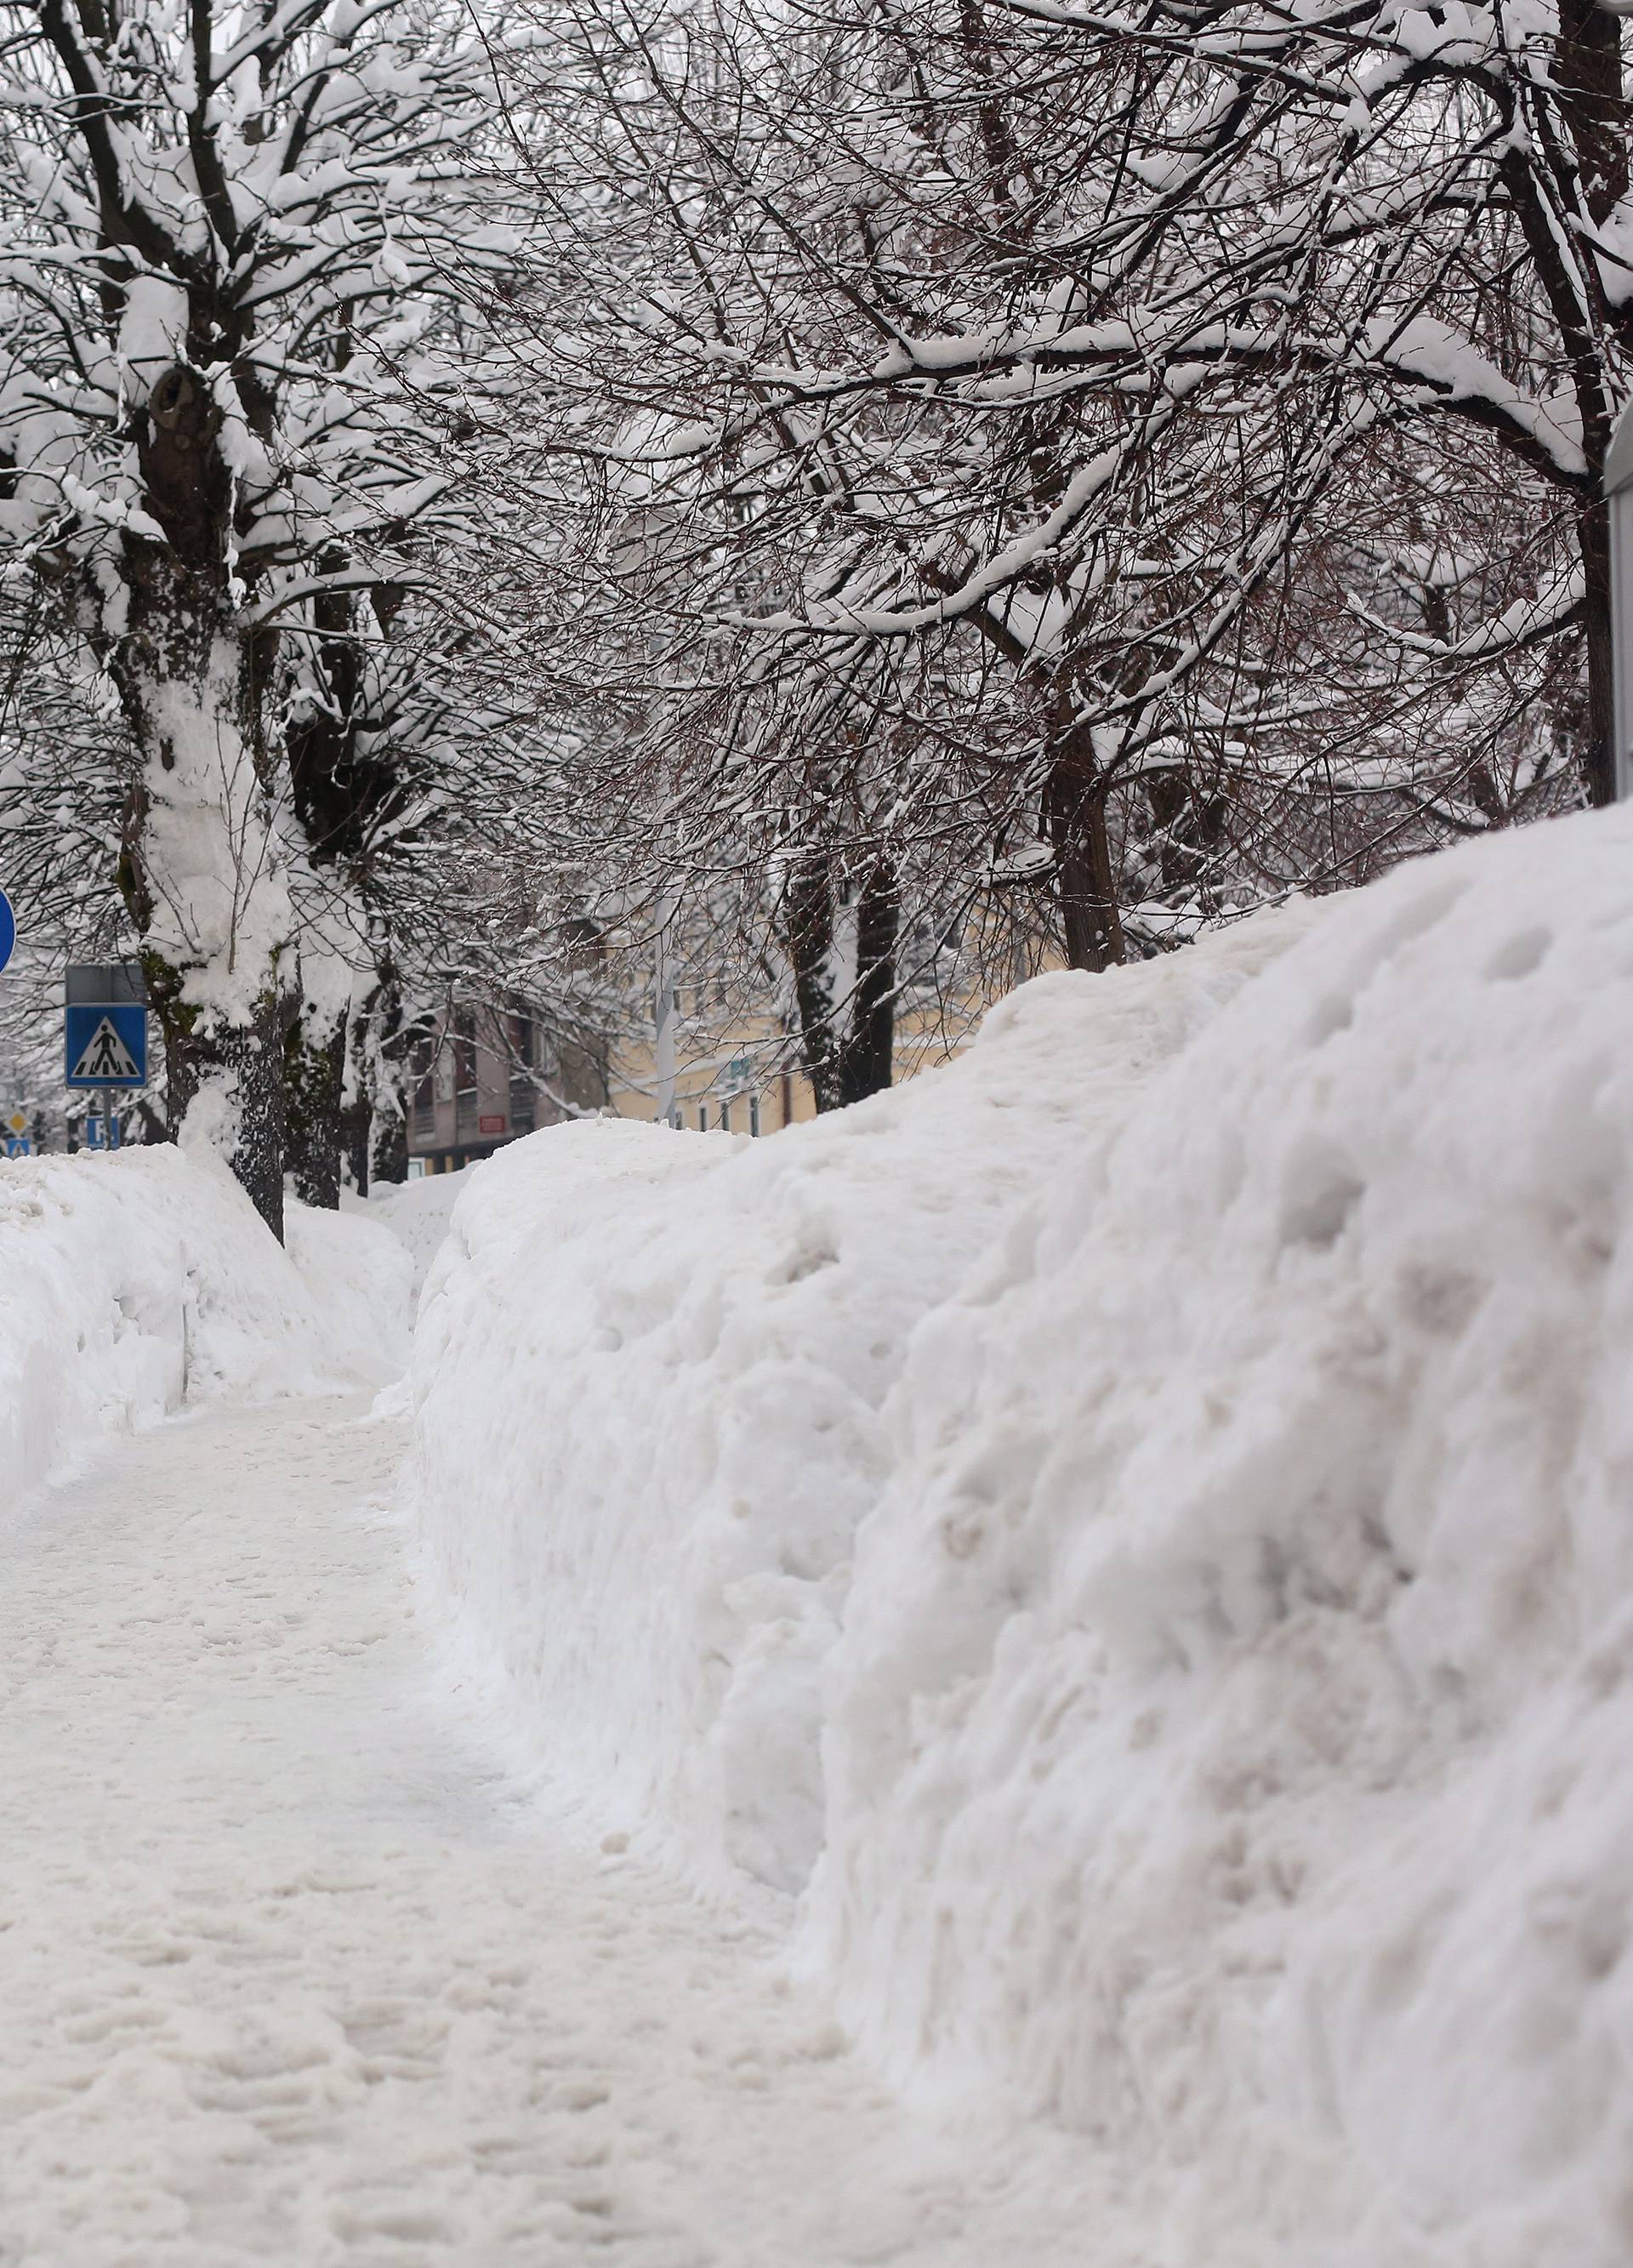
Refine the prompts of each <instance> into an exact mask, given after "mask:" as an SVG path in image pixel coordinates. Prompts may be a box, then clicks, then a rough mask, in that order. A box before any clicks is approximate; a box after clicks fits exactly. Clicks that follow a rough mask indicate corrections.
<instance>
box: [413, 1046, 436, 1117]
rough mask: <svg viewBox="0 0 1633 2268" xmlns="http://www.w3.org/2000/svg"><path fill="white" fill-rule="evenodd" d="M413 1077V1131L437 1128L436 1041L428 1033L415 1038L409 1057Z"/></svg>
mask: <svg viewBox="0 0 1633 2268" xmlns="http://www.w3.org/2000/svg"><path fill="white" fill-rule="evenodd" d="M410 1062H411V1064H412V1067H413V1077H414V1131H415V1133H416V1135H431V1134H435V1132H436V1130H437V1042H436V1041H435V1040H433V1039H432V1038H431V1037H430V1035H429V1034H428V1035H426V1036H425V1037H424V1038H423V1039H418V1040H416V1042H414V1049H413V1053H412V1056H411V1057H410Z"/></svg>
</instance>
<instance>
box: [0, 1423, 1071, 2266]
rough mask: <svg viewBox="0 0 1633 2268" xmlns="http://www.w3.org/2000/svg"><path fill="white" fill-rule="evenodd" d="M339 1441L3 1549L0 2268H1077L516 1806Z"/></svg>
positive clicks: (710, 1959)
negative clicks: (564, 2266)
mask: <svg viewBox="0 0 1633 2268" xmlns="http://www.w3.org/2000/svg"><path fill="white" fill-rule="evenodd" d="M361 1406H362V1405H360V1404H357V1403H349V1404H341V1403H320V1404H307V1405H305V1406H304V1407H301V1406H298V1407H295V1408H291V1405H289V1404H287V1403H286V1404H284V1405H283V1406H282V1407H275V1408H272V1409H268V1410H229V1411H224V1412H219V1413H215V1414H211V1415H209V1416H206V1417H202V1418H191V1419H188V1420H185V1421H182V1422H180V1423H177V1424H174V1425H168V1426H166V1427H164V1428H162V1429H161V1430H159V1431H158V1432H153V1433H150V1434H148V1435H146V1436H145V1437H143V1439H142V1440H138V1441H136V1443H134V1444H126V1445H123V1446H122V1447H121V1450H120V1452H119V1454H118V1457H117V1459H116V1460H115V1461H114V1462H113V1463H111V1464H105V1465H104V1466H102V1467H101V1468H99V1469H98V1470H97V1471H95V1472H93V1473H92V1474H91V1475H90V1476H87V1477H86V1478H85V1479H84V1480H82V1481H80V1482H79V1483H77V1484H74V1485H72V1486H70V1487H67V1488H64V1489H62V1490H59V1491H55V1492H53V1493H52V1494H50V1495H48V1496H47V1497H46V1498H44V1499H41V1500H40V1502H38V1503H37V1504H36V1505H35V1506H34V1507H33V1510H32V1511H30V1512H29V1513H26V1515H24V1516H22V1517H21V1518H17V1519H14V1520H12V1521H11V1522H10V1524H9V1525H7V1526H6V1527H5V1528H4V1530H3V1531H0V2263H4V2268H41V2264H50V2268H105V2264H114V2263H119V2264H126V2268H137V2264H142V2268H146V2264H155V2268H158V2264H166V2268H167V2264H186V2268H203V2264H207V2263H208V2264H211V2268H215V2264H220V2268H229V2264H234V2263H239V2262H246V2261H253V2260H257V2259H261V2258H266V2259H271V2260H277V2261H279V2262H283V2263H287V2264H290V2268H317V2264H321V2263H327V2262H344V2263H347V2264H349V2268H352V2264H363V2263H380V2264H390V2268H409V2264H415V2263H431V2262H435V2263H438V2264H444V2263H455V2262H457V2263H460V2264H461V2268H504V2264H510V2263H524V2262H525V2263H526V2264H528V2268H548V2264H553V2263H557V2262H564V2261H572V2262H586V2263H588V2262H597V2263H605V2264H607V2268H750V2264H754V2268H758V2264H761V2263H764V2264H766V2268H771V2264H774V2263H775V2264H776V2268H838V2264H842V2263H849V2262H857V2263H861V2262H867V2263H872V2264H898V2263H899V2264H903V2268H925V2264H930V2263H938V2264H949V2268H951V2264H957V2268H975V2264H977V2263H980V2264H982V2268H991V2264H997V2263H998V2262H1002V2261H1006V2260H1011V2259H1012V2260H1017V2261H1022V2260H1024V2261H1026V2262H1027V2263H1028V2268H1037V2264H1040V2263H1042V2262H1055V2261H1059V2262H1061V2263H1064V2262H1066V2261H1068V2260H1070V2261H1072V2262H1073V2263H1074V2264H1081V2263H1085V2261H1086V2260H1088V2259H1089V2258H1091V2257H1092V2255H1093V2247H1092V2240H1091V2239H1090V2234H1089V2233H1090V2230H1091V2229H1092V2225H1093V2224H1092V2220H1089V2221H1088V2222H1086V2223H1085V2220H1084V2219H1083V2218H1081V2217H1080V2216H1081V2215H1082V2213H1083V2212H1084V2209H1085V2201H1084V2200H1083V2199H1082V2198H1078V2199H1076V2200H1073V2199H1070V2198H1068V2197H1065V2196H1063V2195H1062V2193H1061V2190H1060V2185H1059V2182H1058V2174H1059V2171H1060V2163H1061V2161H1060V2159H1059V2158H1058V2157H1056V2161H1055V2168H1054V2170H1055V2173H1056V2179H1055V2180H1053V2181H1050V2182H1048V2183H1045V2184H1041V2185H1038V2184H1036V2183H1034V2182H1028V2181H1023V2179H1022V2177H1021V2176H1020V2175H1019V2173H1015V2172H1012V2171H1011V2169H1008V2168H1007V2167H1006V2166H1005V2165H1004V2163H1003V2162H1002V2161H1001V2159H995V2158H994V2157H993V2156H992V2154H989V2153H987V2152H983V2151H981V2150H978V2149H977V2150H974V2151H972V2150H971V2148H970V2147H969V2140H970V2138H965V2142H964V2146H963V2147H962V2148H961V2149H960V2148H959V2147H956V2146H955V2145H954V2144H953V2141H952V2140H951V2139H949V2138H945V2137H938V2136H935V2135H933V2134H931V2132H929V2131H928V2130H926V2129H925V2128H923V2127H922V2126H920V2125H917V2124H914V2123H913V2122H912V2121H911V2120H910V2119H909V2118H908V2116H907V2115H906V2114H905V2113H904V2112H902V2111H901V2110H900V2109H899V2108H897V2107H896V2106H895V2105H894V2104H893V2103H892V2102H889V2101H888V2100H887V2099H886V2098H885V2097H884V2096H882V2095H880V2094H879V2090H878V2089H877V2088H876V2087H874V2086H873V2085H872V2082H871V2081H870V2080H868V2078H867V2077H866V2075H865V2074H864V2073H862V2072H861V2071H859V2070H858V2069H857V2066H856V2065H855V2064H854V2063H853V2061H852V2060H851V2059H850V2058H849V2057H848V2056H847V2055H846V2054H844V2053H843V2052H842V2051H841V2049H840V2044H839V2043H838V2042H837V2040H836V2039H835V2037H834V2036H832V2034H831V2033H830V2032H829V2031H828V2029H827V2028H826V2027H825V2025H824V2024H823V2021H822V2020H821V2017H820V2012H815V2011H813V2008H812V2007H810V2006H809V2005H807V2004H805V2003H804V2002H803V2001H802V2000H801V1999H800V1998H799V1997H798V1995H797V1994H791V1993H790V1992H788V1991H787V1990H786V1989H784V1988H783V1985H782V1984H781V1982H780V1980H779V1978H778V1976H777V1973H776V1966H775V1962H774V1960H773V1958H772V1951H773V1949H772V1948H768V1947H767V1946H766V1945H765V1944H764V1943H763V1942H761V1940H759V1939H758V1938H757V1937H756V1936H755V1934H754V1933H753V1932H752V1931H750V1930H747V1929H742V1930H734V1929H733V1928H732V1926H729V1925H726V1924H724V1923H722V1922H720V1921H719V1920H717V1918H712V1917H710V1916H709V1915H707V1914H704V1913H702V1912H700V1911H698V1910H697V1909H696V1908H695V1907H694V1906H693V1905H692V1904H690V1903H689V1902H688V1901H687V1900H686V1899H685V1898H683V1897H682V1896H679V1895H678V1894H676V1893H675V1892H673V1890H671V1889H668V1888H667V1887H666V1886H665V1885H664V1884H663V1883H661V1882H659V1881H654V1880H653V1879H652V1878H651V1876H650V1875H649V1874H645V1873H644V1872H642V1871H640V1870H638V1869H637V1868H636V1867H634V1866H633V1865H631V1864H630V1863H629V1861H627V1860H625V1859H621V1858H618V1857H615V1856H614V1857H603V1856H601V1855H600V1853H598V1852H597V1851H596V1850H595V1849H594V1847H593V1846H592V1845H591V1846H585V1845H583V1844H582V1843H581V1842H579V1841H577V1840H575V1837H574V1835H573V1832H572V1830H571V1829H570V1826H568V1825H566V1824H563V1823H552V1821H551V1820H550V1819H549V1818H548V1816H541V1805H540V1804H539V1802H537V1801H533V1802H528V1803H524V1802H522V1801H520V1800H518V1799H517V1797H516V1795H515V1793H514V1792H513V1791H512V1790H510V1789H508V1788H507V1785H506V1783H505V1781H504V1777H503V1774H502V1772H501V1771H499V1769H498V1767H497V1764H496V1762H495V1759H494V1757H493V1756H492V1755H491V1754H490V1753H489V1751H488V1750H487V1749H485V1748H484V1746H483V1743H482V1733H481V1728H480V1726H479V1725H478V1724H477V1723H476V1722H475V1721H474V1720H469V1721H467V1720H463V1719H461V1717H460V1713H459V1711H458V1708H457V1706H456V1705H454V1704H453V1703H452V1700H451V1698H450V1697H449V1696H448V1695H446V1694H445V1693H444V1692H443V1691H442V1690H440V1688H439V1685H438V1677H437V1675H436V1673H435V1671H434V1669H433V1667H432V1664H431V1662H430V1659H429V1657H428V1653H427V1649H426V1646H425V1642H424V1638H423V1633H422V1632H421V1631H419V1629H418V1628H417V1626H416V1624H415V1622H414V1620H413V1617H412V1613H411V1607H410V1591H409V1585H408V1576H407V1572H406V1558H405V1549H404V1537H403V1535H402V1532H401V1527H400V1526H399V1524H398V1523H397V1522H396V1521H395V1520H394V1516H393V1513H392V1510H391V1497H390V1491H391V1475H392V1470H393V1468H394V1463H395V1461H396V1456H397V1454H398V1450H399V1447H400V1443H399V1442H398V1440H396V1439H395V1438H394V1435H393V1433H392V1432H391V1431H390V1429H388V1428H384V1427H381V1426H379V1425H361V1424H359V1423H358V1422H357V1419H358V1415H359V1411H360V1409H361ZM1036 2170H1037V2169H1035V2168H1034V2169H1033V2175H1034V2176H1035V2173H1036ZM1044 2196H1047V2197H1048V2200H1049V2202H1048V2205H1047V2206H1045V2205H1042V2204H1041V2202H1039V2200H1041V2198H1043V2197H1044Z"/></svg>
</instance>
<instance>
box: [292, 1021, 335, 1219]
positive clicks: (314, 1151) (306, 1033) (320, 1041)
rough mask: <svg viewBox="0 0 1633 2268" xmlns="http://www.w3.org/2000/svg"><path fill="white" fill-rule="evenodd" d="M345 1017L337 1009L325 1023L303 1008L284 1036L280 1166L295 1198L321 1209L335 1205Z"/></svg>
mask: <svg viewBox="0 0 1633 2268" xmlns="http://www.w3.org/2000/svg"><path fill="white" fill-rule="evenodd" d="M349 1020H350V1019H349V1015H348V1014H347V1013H346V1012H345V1011H343V1010H342V1013H341V1014H340V1015H339V1016H338V1017H336V1018H335V1019H334V1020H332V1021H330V1022H329V1023H328V1024H327V1026H326V1025H325V1023H324V1022H323V1020H322V1019H321V1018H314V1016H313V1013H312V1012H311V1011H310V1010H308V1011H307V1012H306V1013H304V1014H302V1015H299V1016H297V1017H295V1018H293V1019H292V1020H291V1024H290V1027H289V1032H288V1035H287V1037H286V1039H285V1041H284V1051H283V1076H284V1085H285V1089H286V1092H287V1096H288V1108H287V1130H286V1135H285V1139H284V1145H283V1154H284V1161H285V1166H286V1167H287V1170H288V1171H289V1172H290V1173H291V1174H292V1175H293V1176H294V1181H295V1194H296V1196H297V1197H298V1198H299V1199H300V1201H301V1203H302V1204H309V1205H317V1206H319V1207H320V1208H321V1209H322V1210H323V1211H327V1212H335V1211H338V1210H339V1207H340V1189H341V1157H342V1123H341V1097H342V1092H343V1089H344V1086H345V1083H346V1033H347V1026H348V1024H349Z"/></svg>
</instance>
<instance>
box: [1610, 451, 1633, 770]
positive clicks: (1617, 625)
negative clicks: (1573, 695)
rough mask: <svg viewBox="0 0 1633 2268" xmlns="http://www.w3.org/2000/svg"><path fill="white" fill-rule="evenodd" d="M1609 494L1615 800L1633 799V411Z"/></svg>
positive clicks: (1615, 454)
mask: <svg viewBox="0 0 1633 2268" xmlns="http://www.w3.org/2000/svg"><path fill="white" fill-rule="evenodd" d="M1605 496H1606V499H1607V503H1608V504H1609V506H1610V640H1611V649H1610V650H1611V674H1612V676H1613V678H1614V680H1615V701H1614V703H1613V706H1614V711H1615V736H1616V741H1615V747H1614V748H1613V749H1612V750H1611V756H1612V759H1613V766H1614V770H1615V784H1616V801H1617V802H1618V803H1625V802H1627V801H1628V800H1629V799H1630V798H1633V409H1624V410H1623V411H1622V415H1621V416H1620V417H1619V418H1618V419H1617V420H1616V430H1615V433H1614V434H1612V436H1611V440H1610V451H1609V453H1608V455H1607V457H1606V459H1605Z"/></svg>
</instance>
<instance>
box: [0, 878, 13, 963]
mask: <svg viewBox="0 0 1633 2268" xmlns="http://www.w3.org/2000/svg"><path fill="white" fill-rule="evenodd" d="M16 943H17V917H16V916H15V915H14V914H13V913H12V911H11V899H10V898H8V897H7V895H6V894H5V892H4V890H0V968H4V967H5V965H6V962H7V961H10V959H11V947H12V946H14V945H15V944H16Z"/></svg>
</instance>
